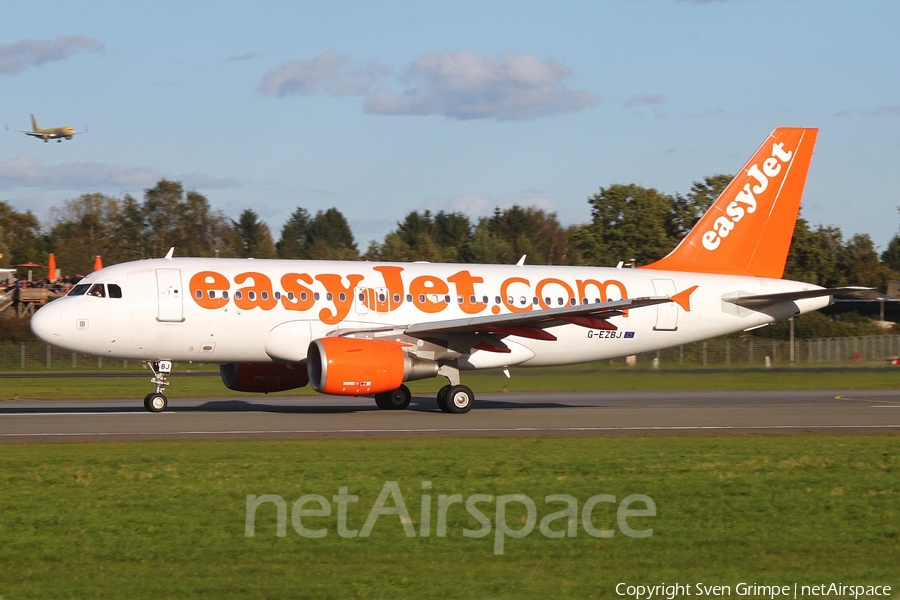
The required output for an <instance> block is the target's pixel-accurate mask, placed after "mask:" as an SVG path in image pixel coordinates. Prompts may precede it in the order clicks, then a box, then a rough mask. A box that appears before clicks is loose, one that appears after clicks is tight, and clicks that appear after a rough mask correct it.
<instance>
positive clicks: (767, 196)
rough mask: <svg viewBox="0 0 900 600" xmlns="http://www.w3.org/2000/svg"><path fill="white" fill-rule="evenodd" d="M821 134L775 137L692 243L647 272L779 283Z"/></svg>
mask: <svg viewBox="0 0 900 600" xmlns="http://www.w3.org/2000/svg"><path fill="white" fill-rule="evenodd" d="M818 131H819V130H818V129H805V128H799V127H779V128H778V129H776V130H775V131H773V132H772V135H770V136H769V139H767V140H766V141H765V143H763V145H762V146H760V148H759V150H757V151H756V153H755V154H754V155H753V158H751V159H750V161H749V162H748V163H747V164H746V165H744V168H743V169H741V171H740V172H739V173H738V174H737V175H736V176H735V178H734V179H733V180H732V181H731V183H729V184H728V187H726V188H725V191H723V192H722V195H721V196H719V197H718V198H717V199H716V201H715V202H713V204H712V206H710V207H709V210H708V211H706V214H704V215H703V217H701V219H700V220H699V221H698V222H697V224H696V225H694V228H693V229H691V231H690V232H689V233H688V234H687V237H685V238H684V239H683V240H682V241H681V243H680V244H678V246H677V247H676V248H675V249H674V250H673V251H672V252H670V253H669V255H668V256H666V257H665V258H663V259H661V260H658V261H656V262H655V263H653V264H649V265H645V266H643V267H642V268H644V269H659V270H667V271H696V272H700V273H722V274H728V275H755V276H757V277H772V278H780V277H781V276H782V275H783V274H784V264H785V262H786V261H787V254H788V249H789V248H790V245H791V237H792V236H793V233H794V224H795V223H796V222H797V213H798V212H799V211H800V197H801V196H802V195H803V185H804V184H805V183H806V173H807V172H808V171H809V162H810V160H811V159H812V154H813V147H814V146H815V144H816V135H817V134H818Z"/></svg>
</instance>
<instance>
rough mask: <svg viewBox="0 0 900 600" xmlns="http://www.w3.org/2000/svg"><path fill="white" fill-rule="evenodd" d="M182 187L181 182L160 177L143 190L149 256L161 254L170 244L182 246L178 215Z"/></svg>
mask: <svg viewBox="0 0 900 600" xmlns="http://www.w3.org/2000/svg"><path fill="white" fill-rule="evenodd" d="M183 195H184V187H183V186H182V185H181V182H178V181H169V180H168V179H160V180H159V181H158V182H157V183H156V185H155V186H153V187H152V188H148V189H145V190H144V205H143V213H144V223H145V224H146V230H145V239H146V240H147V250H148V251H149V252H150V256H162V255H164V254H165V253H166V252H168V250H169V248H171V247H172V246H177V247H180V246H182V240H181V232H180V226H179V222H178V217H179V215H180V212H181V211H180V206H179V205H180V203H181V198H182V196H183Z"/></svg>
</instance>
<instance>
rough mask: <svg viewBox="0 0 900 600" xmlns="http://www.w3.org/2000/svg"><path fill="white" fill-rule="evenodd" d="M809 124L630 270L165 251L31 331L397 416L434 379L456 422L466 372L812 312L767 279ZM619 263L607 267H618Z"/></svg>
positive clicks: (821, 294)
mask: <svg viewBox="0 0 900 600" xmlns="http://www.w3.org/2000/svg"><path fill="white" fill-rule="evenodd" d="M816 134H817V130H816V129H802V128H779V129H776V130H775V131H774V132H773V133H772V134H771V135H770V136H769V137H768V139H767V140H766V141H765V143H763V145H762V146H761V147H760V148H759V150H758V151H757V152H756V153H755V154H754V155H753V158H751V159H750V161H749V162H748V163H747V164H746V165H745V166H744V168H743V169H741V171H740V173H739V174H738V175H737V176H736V177H735V178H734V180H733V181H732V182H731V184H730V185H729V186H728V187H727V188H726V189H725V191H724V192H723V193H722V195H721V196H720V197H719V198H718V199H717V200H716V202H715V203H714V204H713V205H712V206H711V207H710V209H709V210H708V212H707V213H706V214H705V215H704V216H703V217H702V218H701V219H700V221H699V222H698V223H697V224H696V226H695V227H694V228H693V229H692V230H691V231H690V233H689V234H688V235H687V237H685V239H684V240H682V242H681V243H680V244H679V245H678V247H677V248H675V250H673V251H672V252H671V253H670V254H669V255H668V256H666V257H665V258H663V259H662V260H659V261H657V262H655V263H653V264H650V265H646V266H643V267H639V268H637V269H627V268H626V269H622V268H599V267H565V266H531V265H524V264H523V261H520V263H519V264H517V265H468V264H423V263H374V262H337V261H299V260H297V261H295V260H253V259H210V258H173V252H172V251H171V250H170V251H169V254H168V255H167V256H166V257H165V258H162V259H152V260H142V261H137V262H129V263H124V264H118V265H114V266H110V267H106V268H104V269H101V270H99V271H96V272H94V273H92V274H90V275H88V276H87V277H86V278H84V279H83V280H82V281H81V282H80V283H79V284H78V285H76V286H75V287H74V288H73V289H72V290H71V291H70V292H69V294H68V295H67V296H66V297H64V298H61V299H59V300H55V301H54V302H51V303H50V304H48V305H47V306H45V307H43V308H41V309H40V310H39V311H38V312H37V313H36V314H35V315H34V317H33V318H32V320H31V329H32V331H34V333H35V335H37V336H38V337H39V338H40V339H42V340H44V341H45V342H47V343H49V344H53V345H55V346H59V347H61V348H65V349H67V350H71V351H74V352H82V353H89V354H94V355H97V356H108V357H115V358H123V359H138V360H142V361H146V362H147V363H148V365H149V366H150V368H151V369H152V370H153V373H154V377H153V379H152V380H151V381H152V382H153V383H154V384H155V385H156V391H155V392H152V393H150V394H148V395H147V396H146V397H145V399H144V406H145V407H146V408H147V410H149V411H151V412H159V411H162V410H164V409H165V408H166V406H167V402H168V401H167V399H166V396H165V395H164V394H163V391H164V389H165V387H166V386H167V385H168V383H169V381H168V377H169V375H170V373H171V369H172V362H175V361H182V362H183V361H195V362H206V363H210V362H211V363H219V364H220V372H221V376H222V380H223V382H224V384H225V385H226V386H227V387H229V388H231V389H234V390H240V391H248V392H274V391H281V390H288V389H293V388H299V387H303V386H305V385H306V384H307V383H310V384H311V385H312V387H313V388H314V389H315V390H316V391H318V392H322V393H325V394H336V395H344V396H364V395H374V397H375V402H376V403H377V405H378V406H379V407H380V408H382V409H386V410H390V409H404V408H406V407H407V406H408V405H409V402H410V392H409V389H408V388H407V387H406V386H405V385H403V382H405V381H410V380H415V379H424V378H431V377H436V376H438V375H440V376H443V377H445V378H446V379H447V381H448V384H447V385H445V386H443V387H442V388H441V389H440V391H439V392H438V393H437V404H438V406H439V407H440V408H441V410H443V411H444V412H449V413H465V412H468V411H469V410H470V409H471V408H472V404H473V401H474V394H473V392H472V390H471V389H469V388H468V387H466V386H465V385H461V384H460V372H461V371H467V370H473V369H506V368H507V367H512V366H523V367H524V366H528V367H537V366H544V365H564V364H571V363H580V362H589V361H597V360H606V359H611V358H616V357H622V356H628V355H632V354H638V353H642V352H649V351H653V350H658V349H660V348H666V347H670V346H676V345H679V344H686V343H690V342H695V341H698V340H705V339H709V338H713V337H716V336H721V335H725V334H729V333H734V332H739V331H746V330H749V329H753V328H756V327H760V326H763V325H767V324H769V323H773V322H775V321H778V320H780V319H786V318H789V317H793V316H795V315H799V314H801V313H805V312H809V311H813V310H817V309H819V308H823V307H825V306H827V305H828V304H829V303H830V302H831V296H832V294H833V293H835V292H836V291H839V290H842V289H849V288H832V289H823V288H821V287H819V286H815V285H812V284H808V283H801V282H796V281H786V280H782V279H780V278H781V276H782V274H783V273H784V265H785V261H786V259H787V253H788V247H789V246H790V242H791V236H792V234H793V230H794V223H795V221H796V218H797V213H798V211H799V206H800V197H801V194H802V191H803V186H804V183H805V180H806V174H807V171H808V169H809V163H810V159H811V158H812V154H813V146H814V145H815V140H816ZM620 267H621V265H620Z"/></svg>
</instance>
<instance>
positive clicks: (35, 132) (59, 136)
mask: <svg viewBox="0 0 900 600" xmlns="http://www.w3.org/2000/svg"><path fill="white" fill-rule="evenodd" d="M4 127H6V130H7V131H14V132H16V133H24V134H25V135H30V136H31V137H36V138H40V139H42V140H44V142H49V141H50V140H56V141H57V142H62V141H63V139H64V138H65V139H67V140H71V139H72V136H73V135H79V134H82V133H87V132H88V130H87V126H85V128H84V131H75V129H74V128H73V127H48V128H42V127H39V126H38V124H37V119H35V118H34V115H31V131H22V130H21V129H10V128H9V125H4Z"/></svg>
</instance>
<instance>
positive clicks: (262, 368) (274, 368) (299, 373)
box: [219, 363, 309, 394]
mask: <svg viewBox="0 0 900 600" xmlns="http://www.w3.org/2000/svg"><path fill="white" fill-rule="evenodd" d="M219 374H220V375H221V376H222V383H224V384H225V387H227V388H228V389H231V390H235V391H238V392H255V393H258V394H268V393H269V392H283V391H285V390H293V389H295V388H301V387H303V386H305V385H306V384H307V383H309V377H307V375H306V369H305V368H304V366H303V365H302V364H287V365H286V364H282V363H268V364H259V363H255V364H254V363H226V364H223V365H219Z"/></svg>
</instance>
